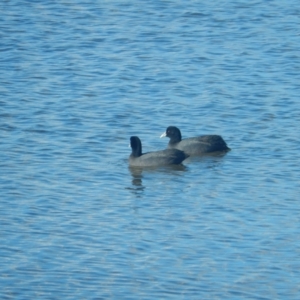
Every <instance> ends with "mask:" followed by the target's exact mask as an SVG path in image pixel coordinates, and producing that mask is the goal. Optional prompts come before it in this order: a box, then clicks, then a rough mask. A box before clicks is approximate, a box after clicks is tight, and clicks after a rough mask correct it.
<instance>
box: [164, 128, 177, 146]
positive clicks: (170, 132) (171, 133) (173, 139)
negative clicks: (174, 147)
mask: <svg viewBox="0 0 300 300" xmlns="http://www.w3.org/2000/svg"><path fill="white" fill-rule="evenodd" d="M165 136H166V137H168V138H170V144H176V143H179V142H180V141H181V132H180V130H179V129H178V128H177V127H175V126H169V127H168V128H167V130H166V132H164V133H163V134H162V135H161V136H160V137H161V138H162V137H165Z"/></svg>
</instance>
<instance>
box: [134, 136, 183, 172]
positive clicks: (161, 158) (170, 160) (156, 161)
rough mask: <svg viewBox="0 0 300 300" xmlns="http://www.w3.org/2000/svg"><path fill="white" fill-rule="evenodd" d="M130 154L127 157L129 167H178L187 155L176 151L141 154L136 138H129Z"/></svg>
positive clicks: (139, 143) (140, 145)
mask: <svg viewBox="0 0 300 300" xmlns="http://www.w3.org/2000/svg"><path fill="white" fill-rule="evenodd" d="M130 146H131V148H132V153H131V154H130V156H129V165H130V166H132V167H158V166H167V165H179V164H181V163H182V161H183V160H185V159H186V158H187V157H188V155H186V154H185V153H184V152H183V151H180V150H177V149H166V150H162V151H155V152H148V153H144V154H143V153H142V143H141V140H140V139H139V138H138V137H137V136H132V137H131V138H130Z"/></svg>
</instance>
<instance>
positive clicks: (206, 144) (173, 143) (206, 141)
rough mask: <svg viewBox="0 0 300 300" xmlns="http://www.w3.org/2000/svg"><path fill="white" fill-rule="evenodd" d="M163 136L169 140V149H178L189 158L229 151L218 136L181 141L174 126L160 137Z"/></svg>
mask: <svg viewBox="0 0 300 300" xmlns="http://www.w3.org/2000/svg"><path fill="white" fill-rule="evenodd" d="M165 136H166V137H169V138H170V141H169V145H168V148H169V149H179V150H181V151H184V152H185V153H186V154H188V155H191V156H192V155H201V154H205V153H211V152H219V151H229V150H230V148H228V147H227V145H226V142H225V141H224V140H223V138H222V137H221V136H219V135H203V136H199V137H193V138H187V139H183V140H182V139H181V132H180V130H179V129H178V128H177V127H175V126H169V127H168V128H167V130H166V132H164V133H163V134H162V135H161V136H160V137H161V138H162V137H165Z"/></svg>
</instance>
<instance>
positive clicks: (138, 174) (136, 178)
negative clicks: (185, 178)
mask: <svg viewBox="0 0 300 300" xmlns="http://www.w3.org/2000/svg"><path fill="white" fill-rule="evenodd" d="M128 169H129V171H130V174H131V176H132V181H131V182H132V187H130V188H128V189H130V190H132V191H135V192H136V194H137V195H138V196H139V195H140V193H141V192H142V191H144V189H145V186H143V173H144V174H145V173H160V174H165V175H166V176H169V175H174V174H175V175H176V173H177V172H185V171H187V170H188V167H186V166H185V165H182V164H180V165H171V166H163V167H146V168H145V167H144V168H141V167H132V166H129V167H128Z"/></svg>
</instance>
